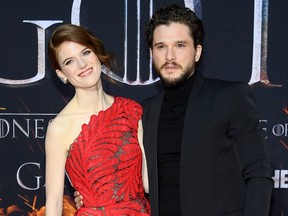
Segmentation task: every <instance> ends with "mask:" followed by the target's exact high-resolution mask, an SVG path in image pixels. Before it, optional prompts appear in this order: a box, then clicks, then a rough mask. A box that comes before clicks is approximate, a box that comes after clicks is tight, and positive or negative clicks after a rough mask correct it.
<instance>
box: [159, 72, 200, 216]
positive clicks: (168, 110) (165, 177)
mask: <svg viewBox="0 0 288 216" xmlns="http://www.w3.org/2000/svg"><path fill="white" fill-rule="evenodd" d="M194 80H195V74H193V75H192V76H190V77H189V78H188V79H187V80H186V81H185V82H184V83H182V84H181V85H179V86H173V87H164V90H165V96H164V100H163V104H162V107H161V113H160V119H159V125H158V145H157V158H158V184H159V185H158V186H159V215H161V216H164V215H166V216H168V215H170V216H172V215H175V216H180V215H181V206H180V155H181V140H182V132H183V126H184V119H185V114H186V108H187V104H188V100H189V96H190V93H191V89H192V86H193V83H194Z"/></svg>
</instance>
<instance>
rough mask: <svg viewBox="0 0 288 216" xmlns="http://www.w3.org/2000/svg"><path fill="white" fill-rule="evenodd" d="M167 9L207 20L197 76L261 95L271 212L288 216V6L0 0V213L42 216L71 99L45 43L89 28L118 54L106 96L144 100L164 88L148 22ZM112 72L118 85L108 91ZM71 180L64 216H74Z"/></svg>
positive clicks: (283, 0)
mask: <svg viewBox="0 0 288 216" xmlns="http://www.w3.org/2000/svg"><path fill="white" fill-rule="evenodd" d="M168 3H177V4H180V5H186V6H187V7H190V8H191V9H193V10H195V11H196V13H197V14H198V16H200V17H201V18H202V20H203V23H204V26H205V30H206V38H205V46H204V55H203V57H202V63H201V66H200V69H199V70H200V71H201V73H203V74H204V75H205V76H208V77H213V78H219V79H226V80H241V81H244V82H247V83H249V84H250V85H251V86H252V87H253V90H254V91H255V94H256V97H257V101H258V104H259V108H260V111H261V116H262V118H261V123H262V127H263V130H264V132H265V135H266V139H267V141H268V144H269V149H270V153H271V160H272V168H273V172H274V180H275V184H274V190H273V197H272V200H271V214H270V215H273V216H288V202H287V200H288V197H287V195H288V164H287V162H288V154H287V152H288V138H287V137H288V121H287V118H288V73H287V72H288V67H287V59H288V1H287V0H273V1H271V0H270V1H269V0H238V1H237V0H234V1H231V0H217V1H214V0H195V1H193V0H190V1H189V0H186V1H182V0H173V1H169V0H142V1H141V0H130V1H128V0H117V1H116V0H98V1H95V0H61V1H59V0H41V1H39V0H22V1H20V0H1V1H0V29H1V31H0V47H1V58H0V173H1V174H0V215H44V213H43V206H44V204H45V164H44V163H45V150H44V139H45V133H46V129H47V124H48V123H49V121H50V120H51V119H53V118H54V117H55V115H56V114H57V113H58V112H59V111H60V110H61V109H62V108H63V107H64V106H65V104H66V103H67V102H68V101H69V99H70V98H71V96H72V95H73V91H72V89H71V88H70V87H69V85H63V84H62V83H61V82H60V81H59V80H58V79H57V78H56V76H55V73H54V71H53V70H52V69H51V68H50V66H49V62H48V59H47V49H46V44H47V41H48V38H49V36H50V35H51V32H52V31H53V30H54V29H55V27H56V26H58V25H59V24H61V23H73V24H77V25H82V26H85V27H87V28H88V29H89V30H91V31H92V32H94V33H95V35H97V36H98V37H99V38H100V39H101V40H103V42H104V44H105V45H106V48H107V50H108V51H111V52H113V53H114V54H115V56H116V58H117V60H118V63H119V65H120V67H119V69H118V71H110V72H109V73H105V72H103V80H104V83H105V88H106V91H107V92H109V93H110V94H113V95H119V96H125V97H130V98H133V99H135V100H137V101H139V102H141V101H143V100H144V99H145V98H147V97H150V96H152V95H155V94H157V92H159V91H160V90H161V88H162V86H161V83H159V79H158V77H157V76H156V75H155V73H154V71H153V70H152V69H151V62H150V57H149V53H148V49H147V46H146V44H145V38H144V25H145V23H146V22H147V21H148V19H149V17H150V16H151V13H152V12H153V11H154V10H155V9H156V8H159V7H160V6H162V5H164V4H168ZM107 76H110V77H112V78H113V79H115V80H116V84H114V85H111V84H109V85H108V84H107V82H105V78H107ZM71 191H73V190H71V187H70V186H69V182H68V181H67V182H66V188H65V195H66V196H65V206H66V208H65V212H64V215H72V211H73V202H71V199H70V198H69V197H70V195H71Z"/></svg>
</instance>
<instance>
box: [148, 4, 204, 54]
mask: <svg viewBox="0 0 288 216" xmlns="http://www.w3.org/2000/svg"><path fill="white" fill-rule="evenodd" d="M174 22H176V23H181V24H185V25H187V26H188V27H189V29H190V34H191V37H192V38H193V40H194V47H195V48H196V46H197V45H202V46H203V41H204V35H205V32H204V28H203V25H202V21H201V20H200V19H199V18H198V17H197V16H196V14H195V13H194V12H193V11H192V10H191V9H190V8H185V7H184V8H183V7H180V6H178V5H175V4H173V5H169V6H165V7H162V8H160V9H159V10H157V11H156V12H155V13H154V14H153V16H152V18H151V19H150V21H149V22H148V24H147V25H146V27H145V35H146V40H147V44H148V46H149V48H152V45H153V44H152V43H153V33H154V30H155V28H157V27H158V26H159V25H167V26H169V25H170V24H171V23H174Z"/></svg>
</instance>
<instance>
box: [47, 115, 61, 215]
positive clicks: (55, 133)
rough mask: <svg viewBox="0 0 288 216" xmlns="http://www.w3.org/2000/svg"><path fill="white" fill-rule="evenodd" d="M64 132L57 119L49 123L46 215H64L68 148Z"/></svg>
mask: <svg viewBox="0 0 288 216" xmlns="http://www.w3.org/2000/svg"><path fill="white" fill-rule="evenodd" d="M62 134H63V131H62V130H61V128H60V127H59V125H57V121H56V120H55V122H54V121H53V122H51V123H50V124H49V126H48V129H47V133H46V140H45V152H46V207H45V215H46V216H61V215H62V208H63V194H64V178H65V163H66V149H65V148H64V145H63V136H62ZM64 137H65V136H64Z"/></svg>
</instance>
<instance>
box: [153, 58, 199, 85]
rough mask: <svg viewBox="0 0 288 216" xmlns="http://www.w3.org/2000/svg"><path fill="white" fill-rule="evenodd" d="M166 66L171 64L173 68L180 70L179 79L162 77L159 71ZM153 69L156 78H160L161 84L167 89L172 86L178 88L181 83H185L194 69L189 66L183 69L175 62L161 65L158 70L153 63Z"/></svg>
mask: <svg viewBox="0 0 288 216" xmlns="http://www.w3.org/2000/svg"><path fill="white" fill-rule="evenodd" d="M168 64H172V65H173V66H176V67H178V69H180V70H181V71H182V73H181V74H180V76H179V77H169V76H168V77H165V76H162V74H161V72H160V71H161V70H162V69H163V68H164V67H166V66H167V65H168ZM154 68H155V70H156V72H157V74H158V76H159V77H160V79H161V81H162V83H163V84H164V85H165V86H167V87H173V86H178V85H181V84H182V83H183V82H185V81H186V80H187V79H188V78H189V77H190V76H191V75H192V74H193V72H194V67H193V66H191V65H189V66H188V67H186V68H184V69H183V67H182V66H181V65H179V64H177V63H176V62H169V63H168V62H166V63H165V64H164V65H162V66H161V67H160V68H159V67H156V66H155V63H154Z"/></svg>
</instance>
